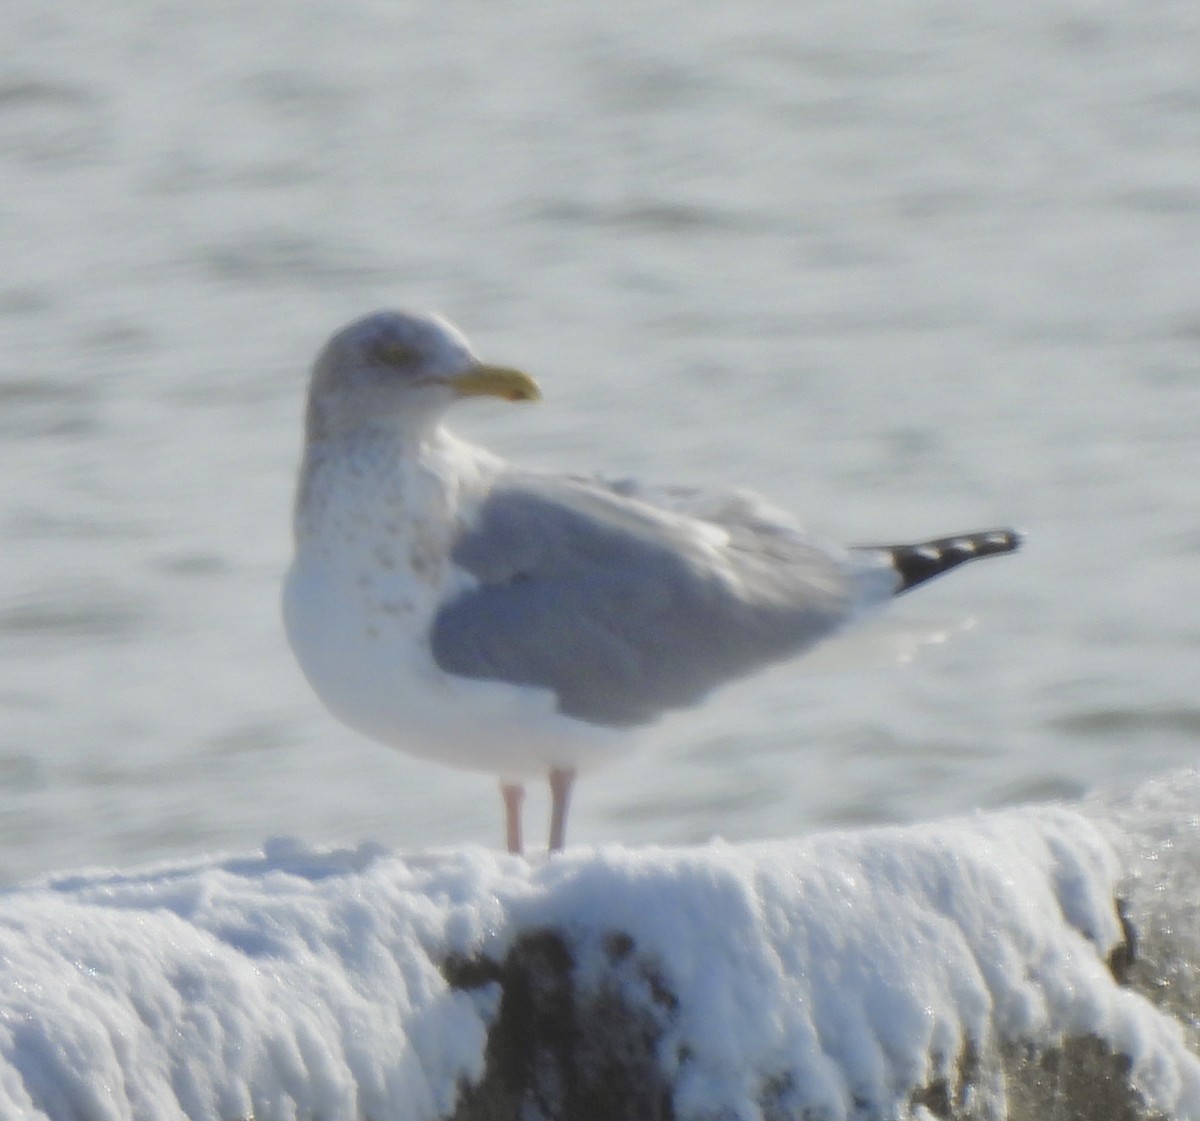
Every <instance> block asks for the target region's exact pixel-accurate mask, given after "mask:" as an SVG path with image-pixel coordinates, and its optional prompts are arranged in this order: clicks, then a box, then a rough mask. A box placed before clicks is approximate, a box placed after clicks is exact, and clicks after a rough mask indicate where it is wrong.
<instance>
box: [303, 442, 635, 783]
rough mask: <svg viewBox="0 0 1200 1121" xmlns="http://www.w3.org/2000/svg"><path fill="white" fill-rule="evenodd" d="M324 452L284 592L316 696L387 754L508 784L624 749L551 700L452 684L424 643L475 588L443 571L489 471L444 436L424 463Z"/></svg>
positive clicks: (619, 738)
mask: <svg viewBox="0 0 1200 1121" xmlns="http://www.w3.org/2000/svg"><path fill="white" fill-rule="evenodd" d="M345 451H346V449H342V452H343V454H339V455H331V454H325V455H323V456H320V457H317V460H318V461H317V462H314V463H312V464H311V465H309V468H306V473H305V479H304V482H303V483H302V490H301V498H300V501H299V503H298V508H297V517H296V554H295V558H294V560H293V563H292V566H291V569H290V570H289V572H288V575H287V578H286V581H285V584H284V591H283V616H284V624H285V627H286V630H287V635H288V640H289V642H290V643H291V646H292V649H293V650H294V652H295V654H296V658H297V660H298V661H299V663H300V666H301V668H302V669H303V670H304V673H305V676H306V677H307V678H308V680H309V682H310V684H311V685H312V687H313V689H314V691H315V692H316V693H317V695H318V696H319V697H320V698H321V700H322V701H323V702H324V703H325V705H326V706H327V707H328V708H329V709H330V711H331V712H332V713H333V714H334V715H335V716H337V717H338V719H340V720H341V721H342V722H343V723H345V724H347V725H348V726H350V727H352V728H354V729H355V730H356V731H359V732H361V733H362V734H364V735H366V736H369V737H370V738H372V739H374V740H378V741H379V742H381V743H385V744H388V745H389V746H392V747H396V748H399V749H401V750H403V751H405V752H408V753H409V754H412V755H416V756H420V757H422V758H426V759H431V760H435V761H437V762H441V763H445V764H448V765H450V766H455V767H461V768H466V769H469V770H479V771H484V772H488V773H492V774H497V775H501V776H503V777H505V778H524V777H527V776H530V775H534V774H543V773H545V772H546V771H547V770H548V769H549V768H550V767H552V766H553V767H572V768H575V769H587V768H589V767H590V766H594V765H596V764H598V763H601V762H603V761H605V760H606V759H607V758H609V757H610V756H613V755H616V754H622V753H623V751H624V750H627V749H628V748H629V747H630V746H631V743H630V737H629V736H627V735H624V734H617V733H614V732H613V731H611V730H609V729H603V728H599V727H596V726H593V725H587V724H583V723H581V722H579V721H575V720H569V719H567V718H565V717H563V716H562V715H560V714H559V713H558V712H556V710H555V701H554V696H553V694H552V693H550V692H549V691H548V690H545V689H539V688H534V687H529V686H510V685H505V684H500V683H492V682H483V681H474V680H470V679H466V678H459V677H451V676H450V675H447V674H445V673H443V672H442V671H441V670H440V669H439V668H438V666H437V665H436V663H434V661H433V658H432V655H431V653H430V650H429V645H428V642H427V636H428V633H429V627H430V622H431V620H432V619H433V616H434V614H435V613H436V611H437V610H438V607H439V605H440V604H441V603H442V602H444V601H445V600H447V599H450V598H452V597H453V596H454V595H455V594H457V593H458V592H459V591H461V590H462V589H463V588H464V587H465V586H467V585H468V584H469V582H470V577H469V576H467V575H466V574H465V573H463V572H461V571H460V570H458V569H457V568H455V566H454V565H453V563H452V562H451V560H450V558H449V550H450V548H451V543H452V540H453V533H454V526H455V525H456V524H457V522H458V520H459V519H460V518H464V517H470V514H471V509H472V508H473V506H474V501H475V496H477V495H478V494H480V493H481V492H482V490H483V489H484V488H486V481H487V476H488V475H489V474H490V472H491V470H494V462H495V461H494V460H491V459H490V457H488V456H487V455H486V453H482V452H479V453H477V452H476V449H473V448H470V447H469V446H468V445H463V444H461V443H460V442H459V441H457V440H453V439H452V438H449V437H447V438H446V440H444V441H438V442H436V443H435V444H433V445H432V446H430V447H427V448H426V449H425V454H423V455H422V456H421V458H420V460H415V459H405V458H404V457H401V456H398V455H397V454H396V450H395V449H390V450H389V449H381V448H379V447H371V448H360V449H354V452H355V454H345Z"/></svg>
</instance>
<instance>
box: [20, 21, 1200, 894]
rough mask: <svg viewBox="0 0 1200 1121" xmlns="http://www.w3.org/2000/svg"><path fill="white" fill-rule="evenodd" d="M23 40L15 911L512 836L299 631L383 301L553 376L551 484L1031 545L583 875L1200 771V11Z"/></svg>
mask: <svg viewBox="0 0 1200 1121" xmlns="http://www.w3.org/2000/svg"><path fill="white" fill-rule="evenodd" d="M3 22H4V34H3V36H0V245H2V246H3V251H2V252H0V876H2V877H3V878H5V879H12V878H15V877H19V876H22V875H27V874H30V873H33V872H36V871H39V870H43V869H47V868H52V867H62V866H76V865H80V864H90V863H114V862H117V863H131V862H135V861H136V862H141V861H145V860H148V859H154V858H158V857H165V856H170V855H176V854H180V853H191V852H195V851H197V850H211V849H218V848H221V849H224V848H238V847H246V846H252V845H257V844H258V843H259V842H261V840H262V838H263V837H264V836H267V835H271V834H297V835H299V836H301V837H303V838H305V839H306V840H308V841H311V842H313V843H320V842H324V841H332V840H347V841H356V840H361V839H364V838H372V839H376V840H379V841H382V842H385V843H387V844H391V845H396V846H401V847H406V846H423V845H429V844H439V845H444V844H451V843H455V842H459V841H483V842H487V843H494V842H496V841H498V839H499V831H500V825H499V818H500V815H499V798H498V797H497V795H496V794H495V792H494V788H493V785H492V782H491V780H489V779H487V778H485V777H482V776H474V775H464V774H456V773H453V772H449V771H443V770H441V769H439V768H436V767H432V766H429V765H425V764H421V763H417V762H414V761H411V760H408V759H406V758H404V757H402V756H400V755H398V754H395V753H393V752H391V751H389V750H387V749H384V748H381V747H376V746H374V745H372V744H370V743H368V742H366V741H363V740H361V739H359V738H358V737H356V736H355V735H354V734H353V733H351V732H349V731H347V730H344V729H343V728H341V727H340V726H338V725H337V724H335V723H334V721H333V719H332V718H331V717H329V716H328V715H326V713H325V712H324V711H323V710H322V709H321V708H320V707H319V705H318V703H317V701H316V700H315V699H314V698H313V697H312V696H311V695H310V693H309V692H308V689H307V687H306V685H305V684H304V682H303V681H302V679H301V677H300V675H299V672H298V670H297V669H296V668H295V667H294V665H293V662H292V659H291V656H290V653H289V651H288V650H287V648H286V645H285V642H284V639H283V635H282V630H281V626H280V623H279V615H278V587H279V580H280V576H281V574H282V572H283V570H284V568H285V567H286V564H287V560H288V554H289V524H288V517H289V505H290V501H291V486H292V476H293V471H294V467H295V463H296V459H297V455H298V450H299V420H300V412H301V407H302V393H303V385H304V378H305V369H306V366H307V363H308V362H309V360H310V357H311V355H312V353H313V351H314V350H315V348H316V347H317V346H318V345H319V343H320V342H321V341H322V340H323V338H324V337H325V336H326V335H327V334H328V333H329V332H330V331H331V330H332V329H333V328H335V327H336V326H338V325H339V324H340V323H342V322H343V321H344V320H346V319H348V318H350V317H352V316H354V315H356V314H358V313H360V312H363V311H366V310H370V309H372V308H375V307H378V306H384V305H397V306H404V307H413V308H438V309H441V310H442V311H444V312H446V313H447V314H448V315H450V316H451V317H452V318H453V319H454V320H456V321H457V322H458V323H459V324H460V325H461V326H462V327H463V328H464V329H465V330H466V331H467V333H468V334H469V335H470V336H471V337H472V338H473V339H474V340H475V341H476V343H477V344H478V347H479V349H480V350H481V351H482V352H483V353H484V354H485V355H487V356H488V357H491V358H494V359H496V360H499V361H506V362H510V363H517V364H521V365H523V366H524V367H525V368H527V369H529V370H530V371H531V372H533V373H534V374H536V375H537V376H538V377H539V379H540V380H541V382H542V384H543V387H544V389H545V392H546V400H545V402H544V403H543V404H541V405H540V406H538V407H536V408H522V409H514V408H508V407H505V406H502V405H500V404H495V405H490V404H480V405H476V406H471V407H470V408H464V409H462V410H460V414H459V417H458V426H459V427H460V428H461V429H463V430H464V431H466V432H468V433H470V434H472V435H473V436H475V437H477V438H479V439H481V440H484V441H486V442H488V443H489V444H491V445H493V446H494V447H496V448H497V449H498V450H501V451H503V452H504V453H505V454H508V455H510V456H511V457H513V458H518V459H523V460H525V461H528V462H531V463H534V464H539V465H543V466H563V467H570V468H572V469H577V470H600V471H603V472H605V473H608V474H624V473H636V474H644V475H648V476H653V477H655V478H658V479H660V480H663V481H675V482H693V483H706V482H707V483H714V484H719V485H727V484H729V483H731V482H736V483H738V484H739V485H742V486H746V487H749V488H752V489H755V490H759V491H761V492H763V493H765V494H766V495H768V496H769V497H770V498H772V499H773V500H775V501H776V502H777V503H779V504H780V505H784V506H787V507H790V508H792V509H795V510H797V511H799V512H801V513H802V514H803V515H804V516H805V518H806V520H807V521H808V523H809V524H810V525H811V526H812V527H813V528H814V529H816V530H819V531H821V532H824V533H827V534H829V535H830V536H833V537H835V538H839V539H844V540H849V541H855V540H859V541H863V540H869V541H879V540H887V539H893V538H894V539H897V540H903V539H905V538H915V537H919V536H921V535H933V534H939V533H942V532H945V531H954V530H960V529H972V528H980V527H983V526H987V525H990V524H1005V523H1009V522H1012V523H1016V524H1019V525H1021V526H1022V527H1023V528H1024V529H1025V530H1026V531H1027V532H1028V534H1029V544H1028V547H1027V549H1026V551H1025V552H1024V553H1023V554H1022V555H1021V556H1020V557H1018V558H1015V559H1011V560H1005V561H996V562H990V563H988V564H986V565H979V566H978V567H973V568H971V569H968V570H965V571H963V572H961V573H956V574H954V575H953V576H951V577H949V578H947V579H946V580H945V581H944V582H942V583H941V584H940V585H937V586H932V587H930V588H929V589H928V590H927V591H925V592H924V593H923V594H921V595H920V596H914V597H912V598H910V599H906V600H905V601H903V602H902V603H900V604H898V605H897V610H896V612H895V613H894V615H893V617H892V620H893V624H894V625H895V626H900V627H902V628H903V627H908V626H910V625H911V628H912V629H913V630H916V631H921V630H924V629H930V628H936V627H937V626H938V625H940V624H943V623H949V624H951V625H953V626H954V627H959V626H960V625H961V624H963V623H964V622H966V621H971V620H973V621H974V625H973V626H972V627H970V628H969V629H966V630H961V633H958V634H956V635H955V637H954V638H953V639H952V641H950V642H948V643H947V644H945V645H942V646H939V647H934V648H932V649H930V650H928V651H926V652H925V654H924V655H923V656H922V657H921V658H920V659H918V661H917V662H916V663H915V664H914V665H912V666H908V667H904V668H899V667H895V666H882V665H880V662H882V661H886V660H887V659H886V658H881V657H879V648H878V647H876V648H875V649H870V648H868V649H867V650H866V651H860V652H858V654H857V655H855V656H852V657H848V659H847V661H848V663H849V665H848V666H847V667H846V668H844V669H843V670H841V671H840V672H825V673H820V674H817V673H801V672H799V671H798V669H797V670H795V671H785V672H782V673H777V674H775V675H772V676H771V677H770V678H768V679H765V680H763V681H760V682H756V683H753V684H750V685H747V686H744V687H741V688H739V689H737V690H735V691H732V692H730V693H727V694H724V695H722V696H721V697H720V698H718V699H717V700H716V701H715V702H714V703H712V704H711V705H710V706H708V707H706V708H705V709H703V710H701V711H699V712H697V713H695V714H692V715H690V716H688V717H687V718H686V719H684V720H681V721H680V722H678V723H677V724H673V725H669V726H667V727H666V728H664V729H663V731H662V734H661V735H660V736H659V737H658V743H657V745H656V746H655V747H654V748H652V749H650V750H647V751H645V752H643V753H642V754H640V755H639V756H637V757H636V758H634V759H632V760H631V761H630V762H629V763H627V764H625V765H623V766H619V767H617V768H615V769H613V770H611V771H608V772H606V773H603V774H601V775H598V776H596V777H594V778H592V779H591V780H590V781H587V782H585V783H584V784H582V786H581V788H580V791H579V794H578V801H577V804H576V807H575V809H574V811H573V820H572V823H571V839H572V840H573V841H575V842H580V843H583V842H603V841H611V840H623V841H630V842H648V841H663V842H675V841H689V840H698V839H704V838H707V837H709V836H711V835H713V834H720V835H723V836H725V837H728V838H731V839H736V838H745V837H760V836H778V835H787V834H793V833H796V832H798V831H803V830H808V829H812V828H814V827H818V826H820V825H823V824H828V823H831V822H860V821H879V820H909V819H914V818H921V817H926V816H930V815H932V814H935V813H941V812H946V811H956V810H964V809H967V808H970V807H973V806H980V805H985V806H991V805H996V804H1000V803H1005V802H1011V801H1024V800H1029V799H1035V798H1042V797H1056V796H1063V795H1071V794H1073V793H1076V792H1080V791H1083V790H1087V789H1092V788H1095V787H1103V786H1112V785H1120V786H1124V785H1130V784H1132V783H1134V782H1136V781H1137V780H1138V779H1140V778H1144V777H1146V776H1148V775H1151V774H1155V773H1158V772H1161V771H1163V770H1165V769H1167V768H1169V767H1172V766H1177V765H1179V764H1182V763H1191V762H1193V761H1194V760H1195V758H1196V755H1197V750H1196V747H1197V743H1198V741H1200V700H1198V699H1197V678H1198V676H1200V65H1197V59H1200V9H1197V8H1196V5H1195V4H1194V3H1193V2H1190V0H1182V2H1148V3H1141V4H1123V3H1097V4H1091V5H1079V4H1074V3H1067V2H1065V0H1049V2H1046V0H1039V2H1038V3H1032V2H1029V3H1023V2H1018V0H1000V2H998V3H995V4H990V5H986V6H965V7H964V6H961V5H957V4H951V3H938V2H935V3H925V2H922V3H899V4H893V3H883V2H879V3H873V4H867V5H858V6H846V5H843V4H838V3H832V2H819V3H814V4H806V5H800V6H798V5H795V4H791V3H784V2H782V0H780V2H775V3H772V2H767V0H750V2H743V3H732V2H729V3H705V4H665V3H664V4H654V5H643V4H636V3H628V2H624V0H622V2H618V3H615V4H609V5H604V6H591V7H585V6H580V5H565V6H559V7H551V6H545V5H532V4H529V5H519V4H495V5H478V4H471V5H465V4H437V3H413V4H393V3H390V2H389V3H385V2H382V0H349V2H347V0H341V2H337V3H335V2H333V0H326V2H319V0H302V2H298V0H267V2H264V3H259V4H253V5H238V4H184V3H171V2H163V3H151V2H149V0H140V2H135V0H125V2H118V3H114V4H110V5H104V6H94V5H84V4H75V5H46V4H44V3H43V2H42V0H9V3H8V4H7V5H6V7H5V11H4V20H3ZM891 637H894V636H891V635H885V636H884V639H890V638H891ZM877 641H880V642H882V641H883V640H882V639H881V640H877ZM885 645H886V644H885ZM542 809H543V804H542V803H541V802H536V801H535V802H533V803H532V804H531V806H530V828H531V830H532V831H533V832H534V833H535V834H536V833H538V832H539V831H540V829H541V812H542Z"/></svg>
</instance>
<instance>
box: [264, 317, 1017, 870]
mask: <svg viewBox="0 0 1200 1121" xmlns="http://www.w3.org/2000/svg"><path fill="white" fill-rule="evenodd" d="M479 396H491V397H498V398H501V399H503V400H506V401H535V400H538V399H539V397H540V392H539V389H538V386H537V384H536V383H535V382H534V381H533V379H532V378H530V377H529V376H528V375H527V374H525V373H523V372H522V371H520V370H517V369H514V368H512V367H508V366H498V365H492V364H490V363H486V362H483V361H481V360H480V359H479V358H477V357H476V356H475V354H474V352H473V351H472V349H471V347H470V345H469V344H468V342H467V340H466V338H465V337H464V336H463V335H462V333H461V332H460V331H459V330H458V329H457V328H455V327H454V326H453V325H452V324H451V323H449V322H448V321H446V320H445V319H443V318H440V317H438V316H436V315H414V314H406V313H402V312H397V311H379V312H375V313H373V314H371V315H367V316H365V317H363V318H361V319H358V320H356V321H354V322H352V323H350V324H349V325H347V326H345V327H343V328H342V329H341V330H339V331H337V332H336V333H335V334H334V335H333V336H332V338H330V340H329V341H328V342H327V343H326V345H325V346H324V348H323V349H322V350H321V352H320V354H319V355H318V357H317V359H316V362H315V364H314V366H313V370H312V375H311V380H310V383H309V390H308V404H307V413H306V417H305V443H304V454H303V460H302V463H301V467H300V471H299V480H298V484H297V491H296V500H295V508H294V535H295V555H294V559H293V561H292V564H291V567H290V568H289V570H288V574H287V577H286V580H285V582H284V593H283V612H284V622H285V627H286V631H287V635H288V639H289V642H290V644H291V646H292V649H293V651H294V652H295V655H296V658H297V660H298V661H299V663H300V666H301V668H302V670H303V671H304V674H305V676H306V677H307V679H308V681H309V683H310V684H311V686H312V688H313V690H314V691H315V692H316V694H317V695H318V697H319V698H320V699H321V701H322V702H323V703H324V704H325V705H326V706H327V707H328V709H329V710H330V711H331V712H332V713H333V714H334V715H335V716H336V717H338V718H339V719H340V720H341V721H342V722H343V723H345V724H347V725H348V726H350V727H351V728H353V729H355V730H356V731H358V732H360V733H362V734H364V735H366V736H368V737H370V738H372V739H374V740H377V741H380V742H382V743H384V744H388V745H390V746H393V747H397V748H400V749H401V750H403V751H406V752H408V753H410V754H412V755H415V756H418V757H420V758H424V759H428V760H433V761H437V762H440V763H443V764H448V765H450V766H454V767H459V768H465V769H469V770H475V771H482V772H484V773H488V774H491V775H494V776H496V777H497V778H498V779H499V783H500V789H501V793H502V796H503V803H504V816H505V840H506V843H507V847H508V850H509V851H510V852H514V853H520V852H522V849H523V846H522V836H521V807H522V800H523V797H524V791H525V783H526V782H527V781H529V780H530V779H531V778H534V777H541V776H548V778H549V785H550V793H551V822H550V835H549V849H550V851H551V852H553V851H555V850H558V849H561V848H562V847H563V844H564V843H565V839H566V823H567V811H568V807H569V803H570V796H571V791H572V785H573V783H574V781H575V777H576V775H577V774H579V773H580V772H582V771H587V770H590V769H592V768H594V767H597V766H600V765H602V764H605V763H608V762H610V761H611V760H613V759H615V758H618V757H620V755H622V754H623V753H624V752H626V751H628V750H629V749H630V747H631V745H632V744H634V743H635V742H636V735H635V733H636V732H637V731H638V730H639V729H642V728H645V727H647V726H649V725H651V724H653V723H654V722H655V721H656V720H658V719H659V718H660V717H661V716H663V715H664V714H666V713H668V712H670V711H672V710H675V709H681V708H687V707H690V706H693V705H696V704H698V703H700V702H701V701H702V700H704V698H705V697H707V696H708V695H709V694H710V693H711V692H712V691H713V690H714V689H716V688H717V687H718V686H721V685H724V684H726V683H728V682H731V681H733V680H735V679H737V678H740V677H744V676H746V675H748V674H751V673H754V672H755V671H757V670H761V669H764V668H766V667H767V666H770V665H772V664H774V663H777V662H781V661H784V660H787V659H790V658H793V657H796V656H797V655H799V654H802V653H803V652H804V651H805V650H807V649H808V648H810V647H812V646H814V645H815V644H817V643H818V642H820V641H821V640H823V639H825V638H827V637H828V636H830V635H833V634H835V633H836V632H838V631H840V630H842V629H843V628H844V627H845V626H847V625H848V624H850V623H852V622H854V621H855V620H857V619H859V618H860V617H862V616H863V615H866V614H869V613H870V612H871V611H872V610H874V609H876V608H878V607H880V606H882V605H883V604H884V603H886V602H887V601H888V600H890V599H891V598H892V597H894V596H896V595H899V594H900V593H902V592H906V591H908V590H909V589H910V588H913V587H915V586H917V585H918V584H922V583H924V582H925V581H926V580H929V579H931V578H932V577H934V576H937V575H939V574H941V573H943V572H945V571H947V570H949V569H951V568H954V567H956V566H958V565H960V564H962V563H964V562H966V561H971V560H975V559H977V558H981V557H988V556H994V555H998V554H1003V553H1011V552H1013V551H1014V550H1015V549H1016V548H1017V547H1018V545H1019V543H1020V539H1019V536H1018V535H1017V534H1016V533H1015V532H1014V531H1012V530H1009V529H996V530H987V531H983V532H976V533H963V534H957V535H954V536H951V537H944V538H938V539H936V540H931V541H923V542H920V543H918V544H915V545H887V546H884V545H868V546H858V547H850V548H842V547H840V546H836V545H832V544H828V543H825V542H822V541H819V540H815V539H813V538H811V537H809V536H807V535H806V534H805V533H803V532H802V531H801V529H800V527H799V525H798V523H796V522H795V521H794V520H792V519H791V518H790V517H789V516H788V515H786V514H785V513H783V512H781V511H779V510H777V509H775V508H773V507H771V506H770V505H768V504H767V503H766V502H765V501H763V500H762V499H759V498H757V497H755V496H753V495H750V494H746V493H744V492H741V491H737V490H717V491H711V490H709V491H705V490H698V489H695V488H689V487H660V488H655V487H652V486H647V485H643V484H641V483H638V482H636V481H633V480H615V481H614V480H607V479H604V478H602V477H598V476H587V475H574V474H569V475H568V474H553V473H549V472H544V471H535V470H529V469H525V468H521V467H519V466H516V465H513V464H511V463H508V462H506V461H505V460H504V459H501V458H500V457H498V456H496V455H494V454H492V453H491V452H489V451H486V450H485V449H483V448H481V447H477V446H475V445H473V444H470V443H467V442H466V441H464V440H462V439H459V438H458V437H456V436H455V435H453V433H451V432H450V431H449V430H448V429H447V428H446V427H445V425H444V423H443V418H444V416H445V414H446V412H447V411H448V410H449V409H450V407H451V406H452V405H454V404H455V403H456V402H459V401H461V400H463V399H465V398H471V397H479Z"/></svg>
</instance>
